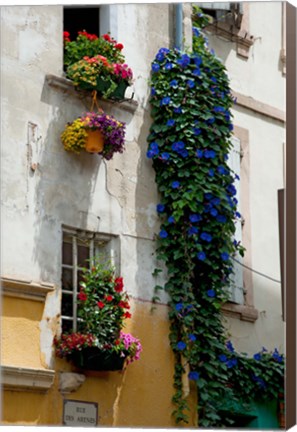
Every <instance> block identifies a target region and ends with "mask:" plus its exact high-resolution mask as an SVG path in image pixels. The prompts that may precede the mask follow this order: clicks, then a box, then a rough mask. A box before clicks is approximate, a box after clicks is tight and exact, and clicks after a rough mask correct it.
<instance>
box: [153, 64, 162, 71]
mask: <svg viewBox="0 0 297 432" xmlns="http://www.w3.org/2000/svg"><path fill="white" fill-rule="evenodd" d="M159 70H160V65H158V63H153V64H152V71H153V72H159Z"/></svg>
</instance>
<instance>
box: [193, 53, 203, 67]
mask: <svg viewBox="0 0 297 432" xmlns="http://www.w3.org/2000/svg"><path fill="white" fill-rule="evenodd" d="M193 60H194V63H195V65H196V66H200V65H201V63H202V58H201V57H199V56H197V55H196V56H194V57H193Z"/></svg>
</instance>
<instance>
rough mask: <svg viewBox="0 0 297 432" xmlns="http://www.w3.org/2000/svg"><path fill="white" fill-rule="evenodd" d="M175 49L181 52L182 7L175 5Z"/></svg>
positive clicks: (179, 4) (178, 4)
mask: <svg viewBox="0 0 297 432" xmlns="http://www.w3.org/2000/svg"><path fill="white" fill-rule="evenodd" d="M175 47H176V48H178V49H180V50H183V5H182V3H177V4H175Z"/></svg>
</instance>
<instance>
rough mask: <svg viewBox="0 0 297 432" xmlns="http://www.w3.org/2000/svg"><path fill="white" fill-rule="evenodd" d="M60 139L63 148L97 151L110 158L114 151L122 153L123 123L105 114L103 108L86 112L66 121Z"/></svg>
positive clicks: (76, 151)
mask: <svg viewBox="0 0 297 432" xmlns="http://www.w3.org/2000/svg"><path fill="white" fill-rule="evenodd" d="M61 140H62V143H63V145H64V149H65V150H67V151H73V152H74V153H78V154H79V153H80V152H81V151H82V150H86V151H87V152H89V153H99V154H100V155H101V156H102V157H103V158H105V159H107V160H110V159H111V158H112V156H113V154H114V153H116V152H118V153H122V152H123V151H124V145H125V123H122V122H120V121H118V120H116V119H115V118H114V117H113V116H111V115H107V114H106V113H105V112H104V111H103V110H98V112H87V113H85V114H83V115H82V116H80V117H78V118H77V119H75V120H74V121H73V122H69V123H67V125H66V127H65V129H64V131H63V133H62V134H61Z"/></svg>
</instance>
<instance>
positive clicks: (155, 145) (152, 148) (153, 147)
mask: <svg viewBox="0 0 297 432" xmlns="http://www.w3.org/2000/svg"><path fill="white" fill-rule="evenodd" d="M150 149H151V150H152V151H154V152H158V151H159V146H158V144H157V143H156V142H155V141H154V142H152V143H151V144H150Z"/></svg>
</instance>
